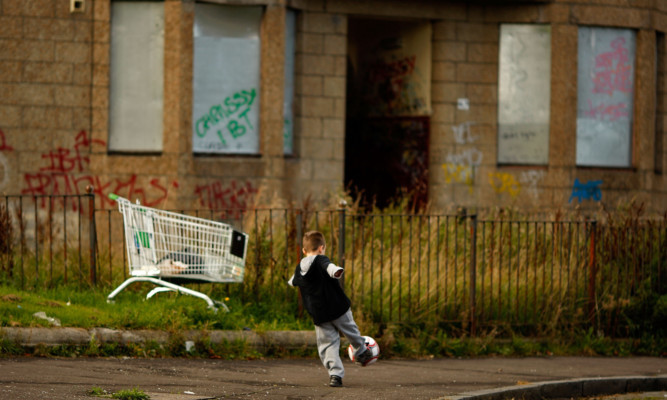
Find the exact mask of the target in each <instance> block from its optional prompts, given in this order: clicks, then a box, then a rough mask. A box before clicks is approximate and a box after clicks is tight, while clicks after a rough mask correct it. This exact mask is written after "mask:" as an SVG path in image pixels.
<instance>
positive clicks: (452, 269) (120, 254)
mask: <svg viewBox="0 0 667 400" xmlns="http://www.w3.org/2000/svg"><path fill="white" fill-rule="evenodd" d="M2 200H3V203H2V204H0V229H1V230H2V232H4V233H3V234H2V235H0V262H2V268H1V269H0V281H3V282H4V283H5V284H11V285H16V286H18V287H21V288H26V287H53V286H56V285H61V284H77V285H80V286H91V287H92V286H98V287H103V288H111V287H112V286H115V285H117V284H119V283H120V282H121V281H122V280H124V279H125V278H127V275H128V271H127V260H126V252H125V249H124V247H123V246H124V243H125V241H124V238H123V220H122V216H121V214H120V213H119V212H118V211H117V210H116V209H112V210H101V209H95V208H94V204H95V199H94V196H93V195H92V194H87V195H81V196H39V197H38V196H6V197H4V199H2ZM175 211H178V212H182V213H184V214H188V215H194V216H198V217H202V218H207V219H212V220H218V221H223V222H227V223H230V224H232V225H233V226H235V227H236V228H238V229H241V230H243V231H245V232H247V233H249V234H250V241H249V244H248V257H247V265H246V275H245V279H244V282H243V283H242V284H208V283H202V284H198V285H197V286H198V287H197V289H198V290H200V291H204V292H208V293H210V294H212V295H214V296H229V297H232V296H235V297H239V298H241V299H243V300H244V301H258V302H260V301H272V302H283V303H284V304H285V305H287V306H296V305H297V304H298V302H299V299H298V292H297V291H296V290H294V288H291V287H289V286H288V285H286V281H287V280H288V279H289V277H290V276H291V274H292V273H293V272H294V270H295V267H296V265H297V263H298V261H299V259H300V257H301V245H300V238H301V237H302V235H303V233H304V232H306V231H307V230H313V229H315V230H320V231H322V232H323V233H324V235H325V237H326V238H327V254H328V255H329V257H330V258H331V259H332V261H333V262H335V263H337V264H339V265H341V266H343V267H345V268H346V273H345V277H344V280H343V284H344V286H345V289H346V292H347V293H348V295H349V296H350V298H351V300H352V302H353V307H355V309H357V310H358V312H359V313H361V314H360V315H361V316H363V318H365V319H368V320H372V321H374V322H377V323H381V324H392V323H429V322H430V323H436V324H439V325H441V326H443V327H445V326H446V327H449V328H451V329H454V330H458V331H460V332H465V333H468V334H471V335H475V334H476V333H477V332H479V331H481V330H485V329H491V328H492V327H498V326H502V327H507V328H508V329H512V330H514V331H516V330H520V331H522V332H526V333H537V334H540V333H542V334H543V333H548V332H551V331H555V330H557V329H562V328H563V327H574V326H578V327H594V328H595V329H598V330H603V331H605V332H607V333H608V334H612V335H619V336H625V335H631V334H632V333H633V329H634V330H636V329H638V328H637V327H638V326H640V325H641V326H642V327H646V324H651V323H652V322H651V321H652V320H651V318H652V317H651V316H650V315H648V314H647V313H648V311H647V307H649V306H650V304H651V303H650V302H651V301H655V299H656V298H659V297H660V296H665V295H667V285H666V284H665V276H666V273H667V221H665V219H664V218H663V219H659V220H641V219H639V218H636V217H629V216H628V218H625V219H623V218H620V219H617V220H611V219H609V220H607V221H594V220H585V219H580V220H556V219H554V220H547V219H544V218H541V219H539V220H537V219H530V218H528V217H523V216H518V215H511V216H503V215H502V214H500V215H497V216H489V217H484V218H480V217H478V216H476V215H434V214H400V213H395V214H389V213H384V214H383V213H359V212H354V211H351V210H346V209H344V208H341V209H337V210H324V211H314V210H299V209H252V210H175ZM619 221H620V222H619ZM642 313H643V314H642ZM644 314H646V315H644ZM642 318H643V320H641V319H642Z"/></svg>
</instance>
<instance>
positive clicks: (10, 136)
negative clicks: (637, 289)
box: [0, 0, 667, 210]
mask: <svg viewBox="0 0 667 400" xmlns="http://www.w3.org/2000/svg"><path fill="white" fill-rule="evenodd" d="M110 1H111V0H86V1H85V4H86V5H85V10H84V12H82V13H71V12H70V9H69V2H68V1H65V0H0V193H2V194H36V195H40V194H76V193H83V192H84V191H85V188H86V186H88V185H92V186H94V187H95V188H96V190H97V194H98V197H99V198H100V200H99V204H98V206H102V207H106V208H109V207H113V203H112V202H110V201H108V200H105V199H106V195H107V194H108V193H109V192H112V191H114V192H118V193H119V194H121V195H124V196H126V197H130V198H132V199H134V198H139V199H140V200H142V201H143V202H144V203H145V204H148V205H153V206H156V207H164V208H227V207H233V208H248V207H251V206H253V205H263V206H267V205H268V206H289V205H292V204H294V205H299V204H302V203H303V202H304V200H305V199H307V198H309V197H311V196H312V197H313V198H316V199H323V200H326V201H327V205H335V204H336V203H337V200H338V199H339V198H340V197H341V195H342V193H343V191H344V184H345V182H344V171H345V141H346V140H353V138H349V137H347V138H346V132H345V131H346V130H345V117H346V110H345V107H346V96H347V93H346V83H347V76H346V75H347V41H348V35H347V32H348V30H347V26H348V21H349V19H350V18H356V17H361V18H368V17H375V18H382V19H396V18H398V19H408V20H412V21H431V24H432V32H433V37H432V42H431V50H432V75H431V80H430V83H431V99H432V104H431V109H432V115H431V116H430V127H431V132H430V142H429V198H430V201H431V204H432V206H433V207H434V208H435V209H442V210H450V209H452V208H458V207H468V208H473V207H482V208H490V207H496V206H502V207H506V206H513V207H519V208H521V209H532V208H534V209H540V210H554V209H562V208H576V207H583V208H591V209H597V208H599V207H600V206H601V205H604V206H605V207H611V208H613V207H615V206H617V205H619V204H623V203H627V202H629V201H631V200H636V201H639V202H644V203H646V204H647V205H649V207H652V208H654V209H656V210H664V209H665V207H667V174H666V171H667V138H665V135H666V134H667V105H665V104H666V102H667V100H666V99H667V97H666V96H667V95H666V93H667V86H666V85H667V78H665V75H666V74H667V72H665V71H667V44H665V42H666V41H665V32H667V4H666V3H665V2H664V1H661V0H643V1H638V2H632V3H631V4H630V3H628V2H627V1H622V0H596V1H575V0H553V1H547V2H542V1H534V2H532V1H527V2H521V3H520V4H513V5H511V6H506V5H501V4H498V3H497V2H489V3H488V4H485V3H484V2H475V3H474V4H467V3H462V2H451V3H450V2H443V1H435V0H434V1H430V0H423V1H418V2H409V1H401V0H391V1H380V0H368V1H352V0H335V1H334V0H291V1H287V2H285V1H279V0H266V1H256V0H229V1H227V0H225V1H221V3H225V4H234V5H258V4H259V5H263V6H264V7H265V12H264V16H263V19H262V25H261V33H260V34H261V65H262V67H261V68H262V70H261V85H260V90H261V92H260V98H261V109H260V126H261V128H260V152H259V154H257V155H253V156H199V155H197V156H193V154H192V115H191V114H192V94H193V93H192V90H193V89H192V79H193V76H192V66H193V38H192V28H193V23H194V7H195V2H194V1H191V0H165V1H164V5H165V13H164V15H165V48H164V57H165V58H164V66H165V68H164V73H165V76H164V110H165V111H164V116H163V125H164V128H163V146H162V151H161V152H159V153H156V154H135V155H128V154H110V153H109V152H108V151H107V142H108V132H109V129H108V127H109V112H108V107H109V83H110V82H109V77H110V73H109V72H110V71H109V64H110V63H109V56H110V54H109V51H110V26H111V21H110V4H111V2H110ZM287 7H293V8H294V9H295V10H296V11H297V15H298V17H297V28H296V29H297V33H296V55H295V68H296V76H295V88H294V92H295V97H294V100H295V104H294V140H295V142H294V155H292V156H284V155H283V150H282V149H283V143H282V140H283V136H282V133H283V132H282V127H283V124H282V122H283V116H282V103H283V92H284V82H283V75H284V69H283V68H284V67H283V66H284V45H285V43H284V41H285V34H284V33H285V14H286V9H287ZM501 23H541V24H549V25H550V26H551V35H552V42H551V43H552V50H551V51H552V60H551V122H550V135H549V164H548V165H546V166H525V167H516V166H513V167H510V166H498V164H497V118H498V116H497V114H498V112H497V109H498V67H499V65H498V53H499V26H500V24H501ZM579 26H609V27H625V28H631V29H634V30H636V32H637V46H636V49H637V55H636V60H637V63H636V64H635V69H636V74H635V78H636V79H635V91H636V96H635V111H634V115H633V167H632V168H627V169H601V168H580V167H576V166H575V154H576V153H575V151H576V104H577V76H576V71H577V60H576V55H577V30H578V27H579ZM656 49H657V51H656ZM656 54H657V56H658V57H657V59H656ZM463 98H465V99H468V101H469V104H470V108H469V110H462V109H459V107H458V106H457V105H458V100H459V99H463ZM369 151H372V149H369ZM575 179H578V180H579V181H581V182H586V181H594V180H602V181H603V182H604V185H603V186H602V190H603V201H602V202H595V201H587V202H581V203H579V202H577V201H572V202H570V199H571V195H572V185H573V182H574V181H575Z"/></svg>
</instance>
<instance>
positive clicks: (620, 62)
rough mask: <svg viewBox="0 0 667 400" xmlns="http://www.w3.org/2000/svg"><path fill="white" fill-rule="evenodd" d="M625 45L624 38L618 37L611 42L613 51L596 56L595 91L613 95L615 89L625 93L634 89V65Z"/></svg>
mask: <svg viewBox="0 0 667 400" xmlns="http://www.w3.org/2000/svg"><path fill="white" fill-rule="evenodd" d="M624 45H625V39H624V38H622V37H619V38H616V39H614V40H613V41H612V42H611V47H612V49H613V50H612V51H609V52H606V53H602V54H598V55H597V56H595V68H596V70H595V76H594V77H593V83H594V84H595V87H594V88H593V93H607V94H609V95H610V96H611V95H612V94H613V92H614V91H615V90H618V91H621V92H624V93H630V92H631V91H632V76H631V72H632V71H631V69H632V66H631V65H630V58H629V57H628V49H626V48H625V47H624Z"/></svg>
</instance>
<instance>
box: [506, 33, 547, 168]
mask: <svg viewBox="0 0 667 400" xmlns="http://www.w3.org/2000/svg"><path fill="white" fill-rule="evenodd" d="M498 75H499V83H498V163H500V164H541V165H543V164H548V162H549V118H550V104H551V103H550V99H551V96H550V93H551V29H550V27H549V26H547V25H510V24H508V25H502V26H501V27H500V61H499V71H498Z"/></svg>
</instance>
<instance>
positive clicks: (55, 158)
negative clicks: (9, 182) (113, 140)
mask: <svg viewBox="0 0 667 400" xmlns="http://www.w3.org/2000/svg"><path fill="white" fill-rule="evenodd" d="M94 145H99V146H106V143H105V142H104V141H103V140H98V139H90V138H89V137H88V134H87V133H86V131H80V132H79V133H78V134H77V136H76V140H75V144H74V148H73V149H66V148H62V147H58V148H57V149H55V150H51V151H49V152H47V153H44V154H42V159H43V160H46V161H47V165H46V166H44V167H41V168H39V172H36V173H26V174H25V175H24V185H25V188H24V189H23V190H22V191H21V193H22V194H27V195H34V196H45V195H80V194H84V193H85V190H86V187H88V186H92V187H93V190H94V194H95V198H96V199H97V201H98V202H99V206H100V207H102V208H105V207H106V206H107V205H108V206H111V207H113V206H115V202H114V201H112V200H110V199H109V198H108V197H107V194H108V193H116V194H118V195H120V196H123V197H126V198H128V199H131V200H133V201H134V199H138V200H139V201H140V202H141V204H143V205H146V206H149V207H152V206H156V205H160V204H161V203H162V202H164V201H165V200H166V198H167V196H168V189H167V188H166V187H165V186H164V185H162V184H161V183H160V182H159V180H158V179H157V178H154V179H152V180H151V181H150V183H149V185H148V187H146V188H143V187H141V186H140V185H139V184H138V183H137V175H136V174H132V175H131V176H129V178H127V179H125V180H123V179H119V178H114V179H110V180H104V179H102V178H100V177H99V176H97V175H89V174H86V173H84V172H85V171H87V170H88V169H89V168H88V167H89V164H90V159H89V157H88V156H86V155H83V154H81V152H80V150H81V149H90V148H91V147H92V146H94ZM171 185H172V186H173V187H178V183H177V182H176V181H173V182H172V183H171ZM149 193H150V195H149ZM47 201H48V200H47V198H46V197H45V198H42V199H40V202H41V205H40V206H41V207H42V208H44V207H46V205H47ZM52 201H53V200H52ZM59 201H60V202H61V203H63V204H64V201H65V200H64V199H60V200H59ZM71 203H72V209H73V210H74V211H76V210H77V209H78V205H77V204H76V202H71Z"/></svg>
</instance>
